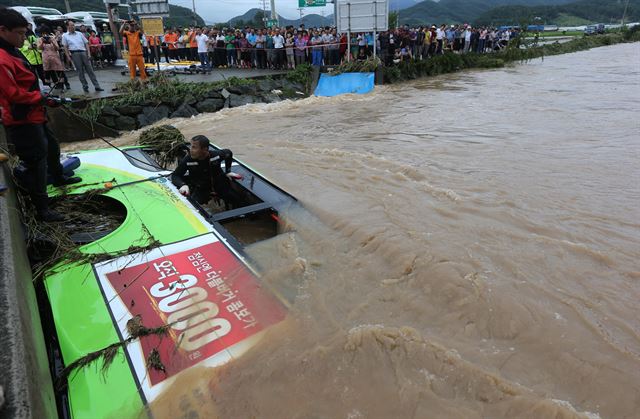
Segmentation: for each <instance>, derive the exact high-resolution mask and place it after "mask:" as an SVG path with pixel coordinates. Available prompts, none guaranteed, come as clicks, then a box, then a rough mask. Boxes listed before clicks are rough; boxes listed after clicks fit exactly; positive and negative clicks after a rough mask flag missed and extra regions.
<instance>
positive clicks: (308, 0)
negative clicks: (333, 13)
mask: <svg viewBox="0 0 640 419" xmlns="http://www.w3.org/2000/svg"><path fill="white" fill-rule="evenodd" d="M326 5H327V0H298V7H320V6H326Z"/></svg>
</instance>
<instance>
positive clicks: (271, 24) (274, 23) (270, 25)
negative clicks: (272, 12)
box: [267, 19, 278, 28]
mask: <svg viewBox="0 0 640 419" xmlns="http://www.w3.org/2000/svg"><path fill="white" fill-rule="evenodd" d="M274 26H278V21H277V20H276V19H269V20H267V28H273V27H274Z"/></svg>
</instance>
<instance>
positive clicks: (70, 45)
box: [62, 21, 104, 93]
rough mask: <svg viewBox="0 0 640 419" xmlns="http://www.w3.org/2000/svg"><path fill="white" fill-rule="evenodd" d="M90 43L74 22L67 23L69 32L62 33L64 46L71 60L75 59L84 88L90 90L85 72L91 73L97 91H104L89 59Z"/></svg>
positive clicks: (86, 90)
mask: <svg viewBox="0 0 640 419" xmlns="http://www.w3.org/2000/svg"><path fill="white" fill-rule="evenodd" d="M88 43H89V41H87V38H86V37H85V36H84V34H82V33H80V32H76V27H75V26H74V24H73V22H72V21H69V22H68V23H67V32H66V33H65V34H64V35H62V46H63V47H64V52H65V55H66V56H67V58H68V60H69V61H73V65H74V66H75V67H76V70H77V71H78V78H79V79H80V83H82V89H83V90H84V91H85V93H87V92H89V83H87V79H86V77H85V76H84V73H85V72H86V73H87V74H88V75H89V78H90V79H91V83H93V87H95V89H96V92H102V91H103V90H104V89H103V88H102V87H100V83H98V79H97V78H96V73H94V72H93V67H91V62H90V61H89V60H90V56H89V48H88V47H87V44H88Z"/></svg>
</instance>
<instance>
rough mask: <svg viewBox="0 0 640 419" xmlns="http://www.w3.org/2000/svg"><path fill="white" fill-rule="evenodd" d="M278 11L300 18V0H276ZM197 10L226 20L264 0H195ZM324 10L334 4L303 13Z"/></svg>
mask: <svg viewBox="0 0 640 419" xmlns="http://www.w3.org/2000/svg"><path fill="white" fill-rule="evenodd" d="M275 1H276V12H278V14H279V15H280V16H284V17H286V18H287V19H298V18H300V12H299V11H298V0H275ZM195 2H196V12H197V13H198V14H199V15H200V16H202V17H203V19H204V20H206V21H207V22H226V21H228V20H229V19H231V18H232V17H235V16H238V15H242V14H244V13H245V12H246V11H248V10H249V9H252V8H256V7H257V8H260V9H261V8H262V0H195ZM169 3H171V4H177V5H179V6H184V7H188V8H189V9H191V8H192V0H169ZM266 4H267V9H269V7H270V4H271V3H270V0H266ZM323 11H324V13H325V15H326V16H328V15H330V14H332V13H333V5H328V6H326V7H307V8H305V9H303V13H304V14H305V15H307V14H319V15H321V14H322V12H323Z"/></svg>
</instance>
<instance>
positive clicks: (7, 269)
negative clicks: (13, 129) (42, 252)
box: [0, 126, 58, 419]
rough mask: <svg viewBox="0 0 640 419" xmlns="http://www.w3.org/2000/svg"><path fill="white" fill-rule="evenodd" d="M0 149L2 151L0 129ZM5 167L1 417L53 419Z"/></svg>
mask: <svg viewBox="0 0 640 419" xmlns="http://www.w3.org/2000/svg"><path fill="white" fill-rule="evenodd" d="M0 147H1V148H2V149H6V142H5V138H4V128H3V127H2V126H0ZM9 175H10V171H9V167H7V164H6V163H0V183H2V184H5V185H9V186H10V187H11V191H10V192H9V193H8V194H7V195H5V196H4V197H0V386H2V388H3V390H4V398H5V400H4V404H3V405H2V407H0V418H38V419H40V418H56V417H57V416H58V415H57V411H56V403H55V399H54V393H53V385H52V382H51V374H50V373H49V365H48V360H47V352H46V347H45V343H44V337H43V332H42V326H41V324H40V315H39V312H38V305H37V302H36V295H35V290H34V287H33V284H32V281H31V279H32V278H31V268H30V266H29V261H28V259H27V253H26V248H25V239H24V234H23V230H22V225H21V223H20V215H19V214H20V211H19V209H18V203H17V199H16V195H15V187H14V186H13V184H12V180H11V177H10V176H9Z"/></svg>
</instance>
